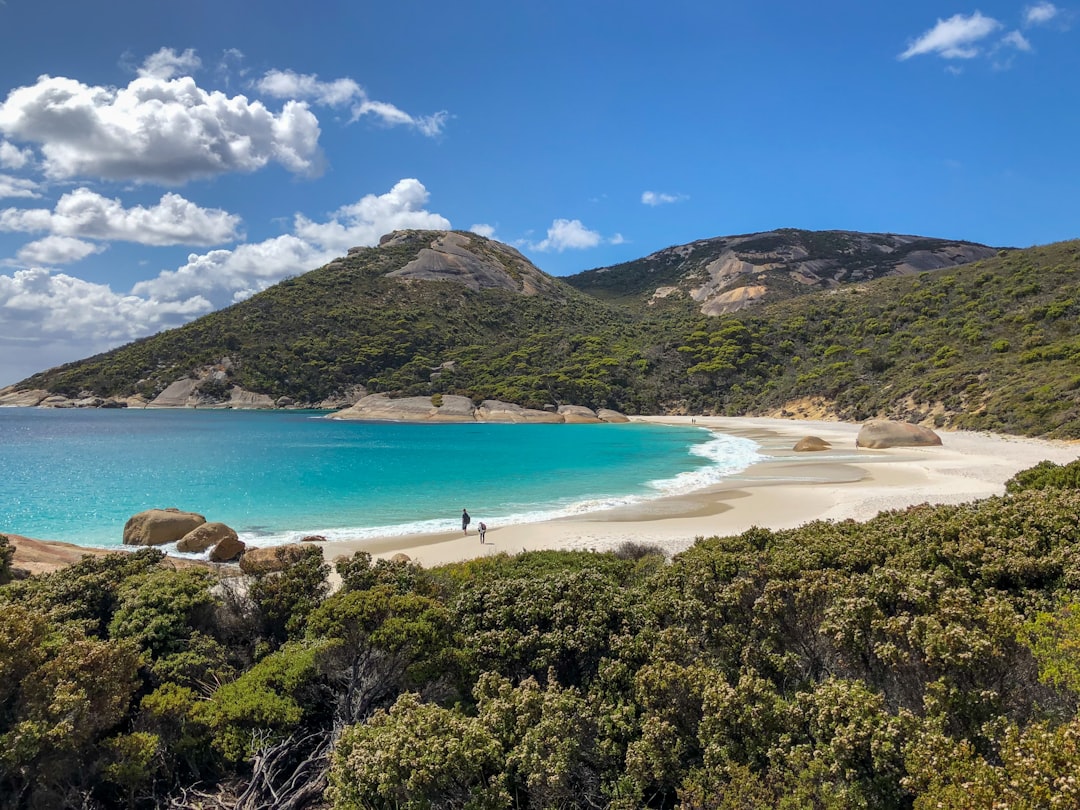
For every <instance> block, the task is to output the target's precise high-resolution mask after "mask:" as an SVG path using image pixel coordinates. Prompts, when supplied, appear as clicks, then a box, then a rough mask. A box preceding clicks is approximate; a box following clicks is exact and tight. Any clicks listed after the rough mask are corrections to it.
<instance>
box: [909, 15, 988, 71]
mask: <svg viewBox="0 0 1080 810" xmlns="http://www.w3.org/2000/svg"><path fill="white" fill-rule="evenodd" d="M999 28H1001V23H1000V22H998V21H997V20H995V19H994V18H993V17H986V16H984V15H983V14H982V13H981V12H978V11H976V12H975V13H974V14H972V15H970V16H965V15H964V14H954V15H953V16H952V17H949V19H947V20H941V19H939V20H938V21H937V24H936V25H935V26H934V27H933V28H931V29H930V30H929V31H927V32H926V33H924V34H923V35H922V36H920V37H919V38H918V39H916V40H915V41H914V42H912V43H911V44H910V45H909V46H908V48H907V50H905V51H904V52H903V53H902V54H900V56H899V57H898V58H899V59H901V60H903V59H910V58H911V57H912V56H920V55H922V54H937V55H938V56H941V57H943V58H945V59H971V58H973V57H975V56H978V55H979V48H978V46H977V43H978V42H979V41H980V40H983V39H985V38H986V37H988V36H989V35H990V34H992V33H994V31H996V30H998V29H999Z"/></svg>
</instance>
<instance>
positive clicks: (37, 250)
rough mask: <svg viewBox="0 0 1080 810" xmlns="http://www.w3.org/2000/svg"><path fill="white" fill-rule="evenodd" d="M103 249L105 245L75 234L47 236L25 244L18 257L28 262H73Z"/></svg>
mask: <svg viewBox="0 0 1080 810" xmlns="http://www.w3.org/2000/svg"><path fill="white" fill-rule="evenodd" d="M103 250H105V246H104V245H95V244H94V243H92V242H84V241H83V240H82V239H76V238H75V237H73V236H46V237H45V238H44V239H39V240H38V241H36V242H30V243H28V244H26V245H23V246H22V248H21V249H20V250H19V253H18V259H19V261H21V262H25V263H27V264H71V263H72V262H77V261H79V260H81V259H85V258H86V257H87V256H89V255H91V254H93V253H101V252H102V251H103Z"/></svg>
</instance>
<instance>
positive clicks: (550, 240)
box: [530, 219, 604, 253]
mask: <svg viewBox="0 0 1080 810" xmlns="http://www.w3.org/2000/svg"><path fill="white" fill-rule="evenodd" d="M603 241H604V237H603V236H601V235H600V234H599V233H598V232H596V231H590V230H589V229H588V228H586V227H585V226H584V225H583V224H582V222H581V220H580V219H556V220H555V221H553V222H552V223H551V227H550V228H548V230H547V238H545V239H543V240H541V241H540V242H537V243H535V244H532V245H530V247H531V248H532V249H533V250H537V251H539V252H541V253H547V252H548V251H555V252H556V253H562V252H563V251H564V250H586V249H588V248H594V247H596V246H597V245H599V244H601V243H602V242H603Z"/></svg>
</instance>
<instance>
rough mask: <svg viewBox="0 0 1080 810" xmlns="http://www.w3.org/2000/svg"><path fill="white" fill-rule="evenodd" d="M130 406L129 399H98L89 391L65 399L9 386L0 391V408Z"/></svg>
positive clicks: (41, 390)
mask: <svg viewBox="0 0 1080 810" xmlns="http://www.w3.org/2000/svg"><path fill="white" fill-rule="evenodd" d="M139 402H142V400H139ZM130 404H131V400H129V399H123V398H121V399H116V398H113V397H99V396H96V395H94V394H92V393H90V392H89V391H83V392H81V393H80V394H79V395H78V396H75V397H65V396H64V395H62V394H54V393H52V392H51V391H45V390H43V389H40V388H32V389H29V390H24V391H16V390H15V389H14V388H12V387H10V386H9V387H8V388H4V389H0V408H15V407H20V408H126V407H128V405H130Z"/></svg>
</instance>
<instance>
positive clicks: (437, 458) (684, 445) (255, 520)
mask: <svg viewBox="0 0 1080 810" xmlns="http://www.w3.org/2000/svg"><path fill="white" fill-rule="evenodd" d="M758 458H759V456H758V454H757V445H756V444H755V443H754V442H752V441H750V440H748V439H743V438H737V437H732V436H725V435H722V434H716V433H712V432H710V431H707V430H703V429H700V428H695V427H669V426H661V425H653V424H643V423H630V424H600V425H492V424H479V423H470V424H436V425H432V424H401V423H369V422H344V421H336V420H330V419H326V418H325V414H324V413H320V412H311V411H223V410H216V411H215V410H151V409H146V410H94V409H88V410H81V409H80V410H69V409H38V408H3V409H0V533H2V532H10V533H14V534H23V535H27V536H31V537H38V538H41V539H48V540H62V541H65V542H70V543H76V544H80V545H88V546H117V545H120V544H121V542H122V534H123V526H124V523H125V522H126V521H127V519H128V518H129V517H131V516H132V515H134V514H136V513H138V512H141V511H143V510H145V509H150V508H163V507H177V508H179V509H182V510H190V511H194V512H199V513H200V514H203V515H205V516H206V518H207V520H211V521H220V522H223V523H226V524H228V525H229V526H232V527H233V528H234V529H236V530H237V531H238V532H239V533H240V536H241V539H243V540H245V541H246V542H249V543H254V544H255V545H269V544H275V543H283V542H293V541H295V540H297V539H299V538H300V537H302V536H304V535H307V534H321V535H324V536H326V537H327V538H328V539H356V538H365V537H377V536H387V535H403V534H416V533H423V532H436V531H449V530H451V529H454V528H456V527H459V526H460V523H459V520H460V515H461V510H462V509H463V508H466V509H468V510H469V512H470V514H471V515H472V517H473V521H474V525H475V523H476V522H478V521H480V520H483V521H485V522H486V523H488V525H489V526H494V525H500V524H502V525H505V524H508V523H521V522H528V521H535V520H543V519H548V518H553V517H559V516H565V515H572V514H580V513H583V512H587V511H590V510H596V509H602V508H605V507H610V506H616V505H620V504H625V503H631V502H635V501H640V500H644V499H649V498H656V497H661V496H663V495H670V494H676V493H679V492H686V491H689V490H692V489H697V488H700V487H703V486H708V485H709V484H711V483H715V482H717V481H719V480H721V479H722V478H723V477H724V476H727V475H731V474H732V473H734V472H737V471H739V470H741V469H744V468H745V467H747V466H749V465H750V464H751V463H753V462H754V461H756V460H757V459H758Z"/></svg>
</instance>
